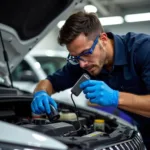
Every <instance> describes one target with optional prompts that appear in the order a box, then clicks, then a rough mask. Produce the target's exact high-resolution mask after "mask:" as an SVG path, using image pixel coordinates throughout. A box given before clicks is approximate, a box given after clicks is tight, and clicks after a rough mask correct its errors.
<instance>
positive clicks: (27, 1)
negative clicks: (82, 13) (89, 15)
mask: <svg viewBox="0 0 150 150" xmlns="http://www.w3.org/2000/svg"><path fill="white" fill-rule="evenodd" d="M79 1H80V0H13V1H12V0H2V1H1V2H0V33H1V36H2V39H0V81H1V79H2V78H3V79H5V78H6V77H8V69H7V65H6V62H5V60H4V54H3V51H4V49H3V43H4V47H5V50H6V52H7V54H8V59H9V67H10V71H11V72H12V71H13V69H14V68H15V67H16V66H17V65H18V64H19V63H20V62H21V60H22V59H23V57H24V56H25V55H26V54H27V53H28V52H29V51H30V50H31V49H32V48H33V47H34V46H35V45H36V44H37V43H38V42H39V41H40V40H41V39H42V38H43V37H45V36H46V35H47V34H48V32H49V31H50V30H52V29H53V27H54V26H56V24H57V23H58V22H59V21H60V20H61V19H62V18H63V17H64V16H66V15H68V14H69V12H70V13H71V12H72V10H73V9H74V8H75V5H76V4H77V3H79ZM2 41H3V42H2Z"/></svg>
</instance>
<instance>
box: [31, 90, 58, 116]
mask: <svg viewBox="0 0 150 150" xmlns="http://www.w3.org/2000/svg"><path fill="white" fill-rule="evenodd" d="M50 104H51V105H53V106H54V107H55V109H57V104H56V102H55V101H54V100H53V99H52V98H51V97H50V96H49V95H48V94H47V93H46V92H45V91H43V90H42V91H38V92H36V93H35V94H34V95H33V101H32V103H31V109H32V112H33V113H35V114H41V113H45V112H46V113H48V114H50V112H51V110H50Z"/></svg>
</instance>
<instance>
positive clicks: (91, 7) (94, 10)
mask: <svg viewBox="0 0 150 150" xmlns="http://www.w3.org/2000/svg"><path fill="white" fill-rule="evenodd" d="M84 10H85V11H86V12H88V13H90V12H93V13H96V12H97V8H96V7H95V6H93V5H86V6H84Z"/></svg>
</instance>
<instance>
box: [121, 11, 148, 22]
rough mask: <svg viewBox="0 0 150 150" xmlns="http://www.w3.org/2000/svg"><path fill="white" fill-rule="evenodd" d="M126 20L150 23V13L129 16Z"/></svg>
mask: <svg viewBox="0 0 150 150" xmlns="http://www.w3.org/2000/svg"><path fill="white" fill-rule="evenodd" d="M124 19H125V21H126V22H141V21H150V13H149V12H148V13H140V14H129V15H126V16H125V17H124Z"/></svg>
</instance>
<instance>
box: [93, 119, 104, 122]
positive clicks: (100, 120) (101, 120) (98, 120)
mask: <svg viewBox="0 0 150 150" xmlns="http://www.w3.org/2000/svg"><path fill="white" fill-rule="evenodd" d="M94 122H95V123H104V122H105V120H103V119H95V120H94Z"/></svg>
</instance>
